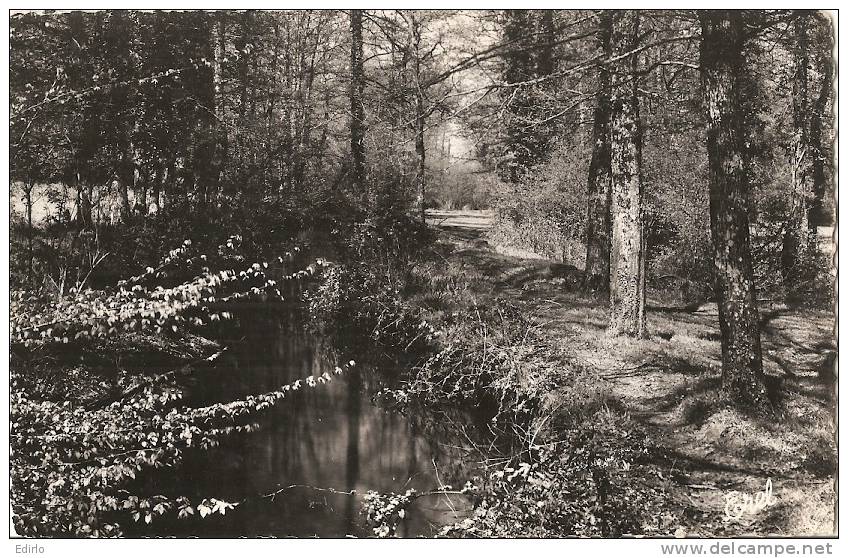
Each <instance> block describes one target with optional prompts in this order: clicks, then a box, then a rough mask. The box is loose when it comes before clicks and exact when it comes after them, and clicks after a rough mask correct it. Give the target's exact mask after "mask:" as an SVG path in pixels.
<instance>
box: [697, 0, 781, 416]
mask: <svg viewBox="0 0 848 558" xmlns="http://www.w3.org/2000/svg"><path fill="white" fill-rule="evenodd" d="M699 16H700V20H701V48H700V51H701V53H700V67H701V81H702V89H703V92H704V110H705V113H706V122H707V152H708V157H709V183H710V229H711V231H712V240H713V253H714V265H715V281H716V289H715V290H716V299H717V302H718V319H719V326H720V328H721V357H722V367H721V368H722V388H723V390H724V391H725V393H726V394H727V396H728V397H729V398H730V399H731V400H732V401H734V402H737V403H739V404H743V405H747V406H751V407H754V408H758V409H765V408H767V407H768V405H769V401H768V397H767V393H766V389H765V385H764V383H763V363H762V350H761V347H760V330H759V317H758V312H757V299H756V291H755V286H754V271H753V267H752V265H751V249H750V231H749V230H748V205H749V203H750V202H749V196H750V189H751V185H750V183H749V168H748V167H749V164H750V154H749V153H748V150H747V148H746V141H747V139H748V137H749V136H748V134H747V131H748V129H749V118H750V115H751V111H752V110H753V109H752V107H751V103H750V99H748V98H747V97H746V94H747V92H746V87H745V83H744V80H745V79H746V77H747V76H748V75H749V73H750V72H751V71H752V70H751V69H750V68H749V67H748V65H747V63H746V60H745V53H744V50H743V49H744V44H745V19H744V18H745V15H744V13H743V12H735V11H730V10H705V11H701V12H700V13H699Z"/></svg>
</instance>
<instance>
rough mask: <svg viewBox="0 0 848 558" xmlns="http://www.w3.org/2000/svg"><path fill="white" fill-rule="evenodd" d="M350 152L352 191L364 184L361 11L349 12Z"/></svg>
mask: <svg viewBox="0 0 848 558" xmlns="http://www.w3.org/2000/svg"><path fill="white" fill-rule="evenodd" d="M350 39H351V41H350V151H351V159H352V166H353V168H352V182H353V187H354V191H356V192H357V193H359V194H367V192H366V182H365V75H364V71H363V67H362V66H363V64H362V10H351V11H350Z"/></svg>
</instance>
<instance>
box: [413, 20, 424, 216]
mask: <svg viewBox="0 0 848 558" xmlns="http://www.w3.org/2000/svg"><path fill="white" fill-rule="evenodd" d="M409 36H410V38H409V42H410V45H409V50H410V51H411V54H412V87H413V90H414V95H415V160H416V164H415V191H416V198H415V209H416V210H417V212H418V215H419V217H420V219H421V222H422V223H423V222H424V220H425V203H424V196H425V193H426V192H425V189H426V187H427V183H426V180H427V178H426V169H427V167H426V152H425V144H424V128H425V126H426V116H425V115H424V91H423V90H422V89H421V53H420V49H421V25H420V22H419V21H418V20H416V18H415V13H414V12H410V14H409Z"/></svg>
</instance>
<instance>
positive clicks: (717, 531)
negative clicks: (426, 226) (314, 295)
mask: <svg viewBox="0 0 848 558" xmlns="http://www.w3.org/2000/svg"><path fill="white" fill-rule="evenodd" d="M481 221H482V222H483V223H485V219H482V220H481V219H480V216H478V215H476V212H475V215H464V214H463V215H459V216H458V219H451V218H450V216H439V217H438V221H437V222H436V221H435V220H434V222H433V223H432V224H433V225H437V226H438V228H439V230H440V238H439V242H438V243H437V245H436V248H435V249H434V250H435V252H434V257H433V258H431V260H430V262H429V264H428V265H429V266H431V267H430V268H429V269H427V271H426V275H427V276H428V277H430V283H431V284H433V285H439V286H440V288H439V289H436V290H435V292H437V293H446V294H444V295H439V294H433V293H430V294H426V295H423V296H422V297H420V298H419V300H418V301H417V303H418V304H420V305H421V307H422V308H424V309H425V311H426V312H425V317H427V319H428V321H429V322H430V323H433V324H435V326H434V327H435V328H436V330H437V334H439V335H441V337H442V339H443V341H444V343H445V346H451V345H452V344H453V343H457V344H462V343H464V344H466V345H469V344H472V343H471V342H470V341H469V339H468V331H467V330H463V335H464V339H462V340H460V338H458V337H456V335H457V334H458V333H459V330H458V328H457V326H456V319H455V317H456V316H474V315H475V314H477V313H479V312H480V311H481V309H491V308H498V307H505V306H508V307H511V308H513V309H514V314H515V316H516V319H520V320H521V321H522V323H523V324H524V325H522V327H523V328H525V330H526V334H525V335H524V336H523V337H521V338H520V339H519V340H518V341H519V342H516V343H513V344H512V345H509V346H506V345H505V346H499V347H497V349H498V350H497V356H499V357H500V358H502V359H503V360H504V361H508V362H507V364H508V365H506V366H490V367H488V368H487V370H489V371H492V372H494V373H499V374H500V376H497V377H493V378H490V379H489V380H487V381H488V382H489V383H493V384H499V385H504V384H508V385H509V386H510V389H512V390H515V393H516V395H515V397H517V398H519V399H520V398H522V397H525V398H526V399H527V400H528V401H535V402H538V408H537V409H534V410H533V413H532V414H533V417H532V419H531V421H530V423H529V424H527V425H523V426H522V425H517V426H518V427H519V428H528V429H529V432H528V433H527V436H528V446H527V451H526V452H524V453H523V454H521V455H516V456H515V459H514V460H513V461H516V462H519V466H518V467H516V466H515V465H513V471H512V472H509V471H507V472H506V477H507V478H508V477H509V476H510V475H512V476H513V478H512V479H511V480H510V481H509V482H506V483H505V482H500V483H498V482H497V481H493V485H495V486H494V491H493V492H492V494H494V495H495V496H494V497H493V499H494V500H496V501H495V502H494V503H491V505H489V506H483V507H481V508H480V509H478V514H477V516H476V517H475V518H474V519H472V520H470V521H467V522H465V523H464V524H463V525H461V526H460V527H459V528H458V529H456V530H454V531H452V533H454V534H460V535H510V536H534V535H544V536H562V535H571V534H578V535H603V534H615V533H618V534H633V535H648V536H651V535H656V536H761V535H789V534H791V535H799V536H800V535H821V534H832V533H833V531H834V528H835V527H834V525H835V524H834V517H835V515H834V505H835V491H834V482H835V471H836V451H835V441H834V440H835V438H834V432H835V394H834V384H833V383H832V378H828V375H827V374H820V373H819V372H820V370H822V367H823V366H826V365H827V358H828V353H827V347H828V346H829V343H830V340H831V339H832V328H833V323H834V322H833V316H832V315H831V314H829V313H827V312H822V311H814V310H791V309H786V308H778V307H776V308H766V309H764V310H763V311H762V334H763V346H764V359H765V363H764V364H765V367H766V372H767V374H768V380H769V385H770V388H771V389H772V391H773V393H774V395H775V397H776V399H777V401H778V405H777V410H776V415H777V416H776V417H773V418H770V419H767V418H758V417H751V416H746V415H745V414H742V413H740V412H739V411H737V410H735V409H732V408H730V407H727V406H725V405H723V404H722V402H721V401H720V400H719V399H718V395H717V387H718V385H719V382H720V351H721V349H720V338H719V336H718V335H719V334H718V323H717V314H716V310H715V307H714V305H713V306H712V307H710V305H703V306H701V307H699V308H697V309H696V310H695V311H687V310H686V309H683V308H673V307H666V306H661V305H659V304H651V302H653V301H649V309H648V328H649V331H650V332H651V336H650V337H649V338H648V339H646V340H620V339H609V338H607V337H606V336H605V334H604V329H605V325H606V305H605V303H603V302H602V301H598V300H594V299H591V298H587V297H584V296H583V295H582V294H581V293H580V292H579V290H578V289H577V281H576V280H577V276H576V273H575V271H576V270H575V269H574V268H573V267H570V266H568V265H563V264H554V263H551V262H548V261H544V260H538V259H528V258H521V257H516V256H514V255H505V254H501V253H498V252H497V250H496V247H492V246H490V245H489V244H488V242H487V241H486V239H485V226H481V225H480V223H481ZM501 321H502V322H503V321H504V320H503V319H502V320H501ZM487 327H488V326H485V327H482V328H480V332H481V335H480V339H482V340H483V341H484V342H485V337H486V329H487ZM504 355H506V356H504ZM479 364H480V363H479V362H478V365H479ZM479 368H480V369H482V366H481V367H479ZM589 440H591V441H589ZM575 452H577V453H580V452H586V455H585V458H584V459H583V460H582V461H583V462H582V463H576V462H575V460H574V458H573V456H574V454H575ZM552 454H553V455H552ZM522 460H524V461H522ZM520 462H523V463H525V464H526V465H527V467H529V468H528V469H527V471H523V472H522V470H521V466H520ZM516 471H519V472H518V473H516ZM534 471H538V474H535V476H534ZM495 473H497V472H496V471H495ZM563 475H570V477H569V478H565V477H564V476H563ZM575 477H582V478H583V480H582V481H577V480H575ZM503 478H504V476H503V475H501V480H503ZM516 481H517V482H516ZM546 485H547V486H546ZM540 486H542V487H543V488H539V487H540ZM767 486H770V487H771V488H770V490H771V500H770V502H771V505H769V506H767V507H766V508H765V509H762V510H753V511H751V510H740V509H737V508H735V507H734V504H735V503H736V502H738V501H739V498H740V497H742V496H743V495H745V494H750V495H753V494H756V493H757V492H763V491H765V490H766V487H767ZM556 487H559V488H556ZM563 490H565V492H568V491H569V490H572V492H574V494H572V498H570V500H572V501H574V500H577V499H579V498H582V499H583V502H582V503H575V504H574V506H575V509H573V510H570V511H568V512H567V513H565V514H564V513H563V512H562V510H561V509H559V510H557V511H556V512H555V513H546V512H545V510H546V507H547V506H548V504H550V505H553V504H554V503H557V504H561V503H562V502H563V501H564V500H559V501H558V499H560V498H564V499H565V500H568V498H567V494H563ZM578 494H579V495H580V496H579V498H574V497H573V496H577V495H578ZM534 498H536V499H535V501H533V502H531V500H533V499H534ZM531 504H532V505H531ZM534 506H535V509H532V508H533V507H534ZM564 507H566V508H568V507H569V505H565V506H564ZM627 513H632V514H633V515H631V516H628V517H627V518H626V519H627V520H626V521H625V518H624V517H622V514H627ZM634 519H635V521H634Z"/></svg>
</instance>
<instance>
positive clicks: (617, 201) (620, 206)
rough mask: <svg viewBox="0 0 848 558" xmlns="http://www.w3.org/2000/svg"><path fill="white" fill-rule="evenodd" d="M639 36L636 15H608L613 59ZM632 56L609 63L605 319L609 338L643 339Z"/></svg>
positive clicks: (639, 192) (638, 152)
mask: <svg viewBox="0 0 848 558" xmlns="http://www.w3.org/2000/svg"><path fill="white" fill-rule="evenodd" d="M638 36H639V13H638V12H637V11H635V10H617V11H615V12H614V13H613V15H612V33H611V36H610V44H611V50H612V55H613V57H614V58H615V57H619V56H621V55H623V54H624V53H627V52H630V51H632V50H633V49H634V48H635V47H636V44H637V41H638ZM636 62H637V60H636V55H635V54H633V55H631V56H625V57H621V58H620V59H619V60H616V61H615V62H612V63H611V68H610V70H611V73H612V75H613V76H614V79H615V83H614V84H613V86H612V88H611V96H610V182H611V190H612V204H611V208H612V239H611V254H610V317H609V326H608V330H609V332H610V333H611V334H613V335H629V336H634V337H644V336H645V334H646V332H645V281H644V277H645V274H644V270H643V268H644V265H645V250H644V238H643V236H644V235H643V231H642V169H641V165H642V145H641V143H642V138H641V129H640V128H641V126H640V123H639V103H638V98H637V96H636V93H637V89H636V87H637V80H636Z"/></svg>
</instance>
